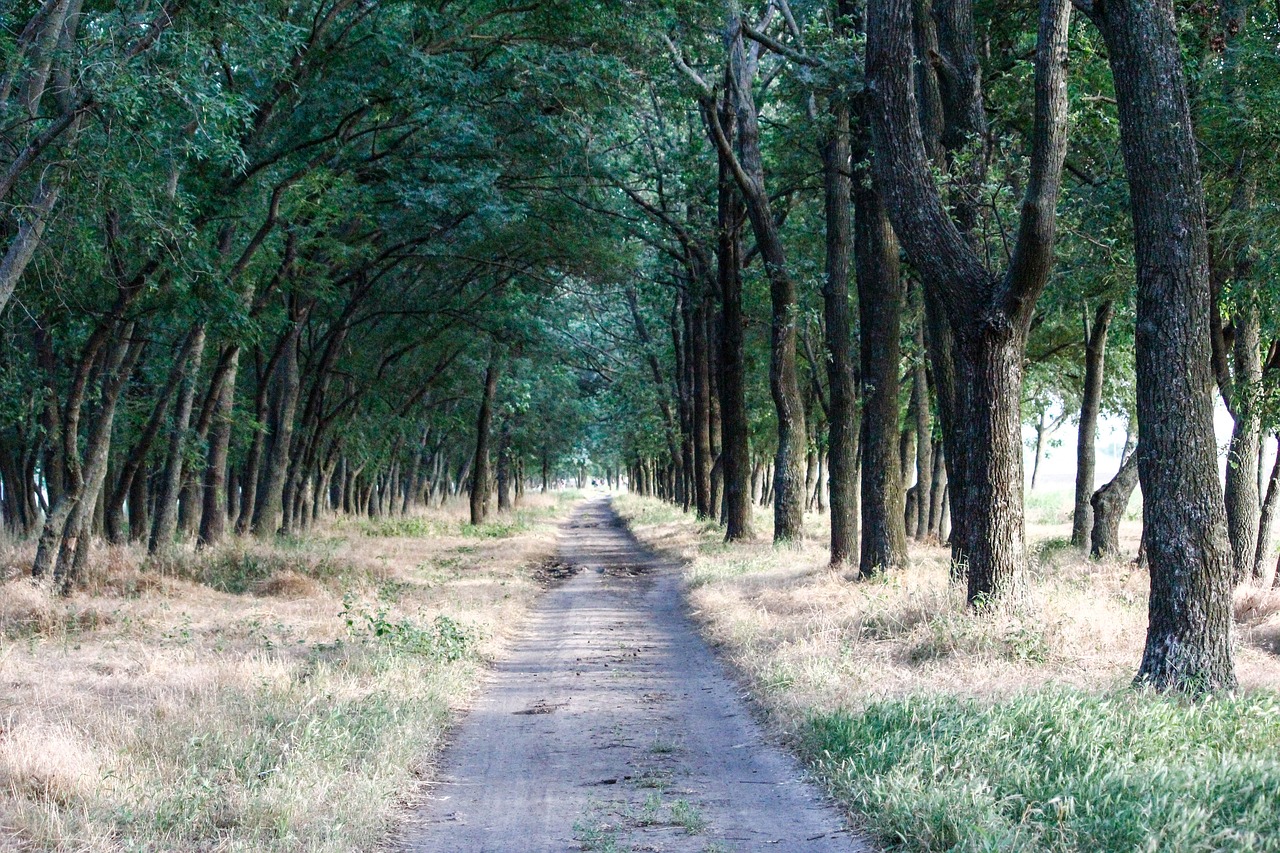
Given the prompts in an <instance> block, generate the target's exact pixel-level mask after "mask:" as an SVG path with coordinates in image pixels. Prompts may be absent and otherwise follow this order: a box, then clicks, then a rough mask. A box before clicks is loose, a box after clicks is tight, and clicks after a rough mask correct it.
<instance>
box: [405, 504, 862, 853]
mask: <svg viewBox="0 0 1280 853" xmlns="http://www.w3.org/2000/svg"><path fill="white" fill-rule="evenodd" d="M560 559H561V560H562V561H563V562H565V563H567V564H569V565H570V566H572V567H573V568H575V569H577V570H578V571H577V574H575V575H574V576H573V577H571V578H570V579H569V580H567V581H565V582H564V583H562V584H560V585H559V586H557V587H555V588H554V589H552V590H550V591H549V592H548V593H547V594H546V595H545V597H544V598H543V600H542V602H541V603H540V605H539V606H538V608H537V609H536V610H535V612H534V613H533V614H532V616H531V618H530V620H529V624H528V625H527V626H526V628H525V631H524V633H523V635H522V636H521V637H520V639H518V640H517V642H516V644H515V648H514V652H513V653H512V654H511V656H510V657H509V658H508V659H507V660H505V661H503V662H502V663H500V664H498V666H497V667H496V672H495V673H494V676H493V678H492V681H491V684H490V685H489V686H488V687H487V689H486V690H485V692H484V695H483V696H482V697H481V698H480V699H479V701H478V702H477V704H476V706H475V707H474V708H473V709H472V710H471V711H470V713H469V714H468V715H467V717H466V719H465V720H464V721H463V722H462V724H461V725H460V727H459V729H458V731H457V732H456V737H455V739H454V741H453V744H452V746H451V747H450V748H449V749H447V750H446V751H445V754H444V756H443V759H442V767H443V768H444V769H445V772H444V775H443V779H442V781H441V782H440V783H439V784H438V785H436V786H434V787H433V789H432V792H431V799H430V800H429V801H428V802H427V803H426V804H425V805H424V806H423V807H422V809H421V810H420V811H419V812H418V813H417V814H416V815H414V817H413V819H411V820H410V821H409V826H408V827H407V828H406V829H405V831H404V834H403V838H402V842H401V843H402V847H401V849H403V850H406V851H415V853H482V852H483V853H541V851H555V852H556V853H560V851H572V850H600V851H619V852H620V851H672V853H674V852H675V851H682V852H683V851H697V853H728V851H743V853H745V851H793V850H794V851H814V853H819V851H821V853H828V851H846V852H847V851H855V850H856V851H865V850H870V849H871V847H870V846H869V845H867V844H866V843H865V842H864V841H862V840H860V839H859V838H857V837H856V836H853V835H851V834H850V833H849V831H848V830H847V829H845V828H844V825H843V823H842V821H841V818H840V816H839V815H838V814H837V812H836V811H835V810H834V809H833V808H831V807H830V806H829V805H827V804H825V803H824V802H823V801H822V800H821V798H820V797H819V795H818V793H817V791H816V790H815V789H814V788H813V787H812V786H811V785H810V784H808V783H807V782H805V781H803V780H802V778H801V771H800V768H799V766H798V765H797V764H796V762H795V761H794V759H792V758H791V757H790V756H789V755H787V754H785V753H784V752H782V751H781V750H779V749H778V748H776V747H774V746H772V745H769V744H767V743H766V742H765V740H764V739H763V738H762V736H761V733H760V731H759V728H758V727H757V725H756V724H755V722H754V721H753V720H752V718H751V715H750V713H749V711H748V709H747V707H746V705H745V704H744V702H743V701H742V699H741V698H740V696H739V694H738V690H737V689H736V688H735V686H734V685H733V683H732V682H731V681H730V680H729V678H728V677H727V676H726V674H725V672H724V670H723V668H722V667H721V665H720V664H719V663H718V662H717V661H716V660H715V658H714V657H713V655H712V653H711V651H710V649H708V647H707V645H706V644H705V643H704V642H703V641H702V639H701V638H700V637H699V636H698V635H697V633H696V632H695V630H694V628H693V626H692V625H691V624H690V623H689V621H688V619H687V617H686V615H685V612H684V605H683V601H682V598H681V595H680V591H679V580H678V570H677V569H676V568H675V567H673V566H671V565H668V564H665V563H664V562H663V561H661V560H659V559H657V558H656V557H654V556H653V555H652V554H651V553H650V552H648V551H646V550H644V549H643V547H642V546H640V545H639V544H638V543H637V542H636V541H635V539H634V538H633V537H632V536H631V535H630V533H629V532H628V531H627V530H626V529H625V527H624V526H623V524H622V522H621V521H620V520H619V519H618V517H617V515H615V514H614V512H613V510H612V508H610V506H609V504H608V502H607V500H604V499H593V500H590V501H588V502H586V503H585V504H584V505H583V506H581V507H580V508H579V509H578V510H577V511H576V512H575V513H574V514H573V516H572V517H571V518H570V520H569V521H568V522H567V523H566V525H565V528H564V529H563V530H562V532H561V539H560Z"/></svg>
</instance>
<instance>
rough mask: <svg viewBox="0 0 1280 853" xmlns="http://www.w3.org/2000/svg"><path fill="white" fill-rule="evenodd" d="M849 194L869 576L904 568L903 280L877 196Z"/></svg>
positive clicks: (865, 190) (863, 564) (862, 567)
mask: <svg viewBox="0 0 1280 853" xmlns="http://www.w3.org/2000/svg"><path fill="white" fill-rule="evenodd" d="M859 186H860V187H861V188H856V189H855V190H854V192H853V196H854V217H853V221H854V225H853V228H854V259H855V263H856V264H857V267H858V307H859V310H860V312H861V315H862V317H861V327H862V333H861V346H862V549H861V550H862V553H861V559H860V561H859V573H860V574H861V575H862V576H863V577H871V576H872V575H875V574H878V573H880V572H883V571H887V570H891V569H900V568H904V567H905V566H906V565H907V535H906V527H905V523H904V519H903V511H904V495H903V489H902V459H901V448H900V445H899V441H898V439H899V436H898V372H899V370H900V369H901V361H902V358H901V351H900V344H899V332H900V326H901V321H902V280H901V278H900V277H899V274H898V241H897V239H896V238H895V236H894V234H893V226H891V225H890V224H889V218H888V216H887V215H886V213H885V209H884V205H883V204H882V203H881V201H880V196H879V195H878V194H877V193H876V192H875V191H874V190H873V189H871V188H869V187H866V186H865V182H862V181H860V182H859Z"/></svg>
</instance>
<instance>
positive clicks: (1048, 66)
mask: <svg viewBox="0 0 1280 853" xmlns="http://www.w3.org/2000/svg"><path fill="white" fill-rule="evenodd" d="M1070 11H1071V6H1070V4H1069V3H1067V2H1064V0H1044V2H1042V3H1041V6H1040V20H1039V32H1038V36H1037V40H1036V54H1035V57H1036V58H1035V71H1036V73H1035V106H1034V120H1033V121H1034V128H1033V130H1032V134H1031V140H1032V145H1031V156H1030V164H1029V174H1028V179H1027V183H1026V192H1025V194H1024V195H1023V200H1022V210H1021V217H1020V219H1019V224H1018V229H1017V235H1016V239H1015V241H1014V243H1013V246H1012V249H1011V251H1010V253H1009V260H1008V266H1007V269H1006V270H1005V271H1004V272H1003V273H997V272H995V271H993V270H992V269H991V268H989V267H988V266H987V265H986V264H985V263H984V261H983V259H982V257H981V256H980V255H979V254H978V252H977V251H976V250H975V248H974V246H973V244H972V242H971V240H972V239H973V234H972V228H973V222H972V216H973V211H971V210H966V209H965V207H966V205H965V203H964V202H959V203H958V204H957V205H955V207H956V216H957V218H956V219H953V217H952V215H951V213H949V211H948V206H947V205H946V204H945V203H944V201H943V198H942V196H941V194H940V192H939V190H938V187H937V185H936V184H935V182H934V179H933V177H932V175H931V170H930V165H929V158H928V156H927V153H926V149H925V139H924V131H923V129H922V127H923V126H922V123H921V115H920V110H919V108H918V107H917V103H916V97H915V91H914V89H915V74H914V72H913V62H912V57H913V46H912V26H911V21H912V4H911V3H910V2H907V0H885V2H882V3H873V4H871V5H870V6H869V8H868V19H867V80H868V88H869V91H870V95H871V97H870V105H869V118H870V125H871V130H872V136H873V144H874V150H875V158H874V161H873V166H874V175H875V182H876V186H877V187H878V188H879V190H880V192H881V194H882V196H883V197H884V199H885V205H886V208H887V210H888V215H889V218H890V220H891V221H892V222H893V225H894V230H895V231H896V232H897V234H898V237H899V239H900V240H901V241H902V245H903V248H904V250H905V252H906V255H907V257H908V258H909V259H910V261H911V263H912V264H913V265H914V266H915V267H916V268H917V269H919V270H920V271H921V273H922V275H923V277H924V280H925V283H926V286H927V287H930V288H932V289H933V291H934V294H935V296H934V298H935V299H936V300H937V302H938V303H939V304H940V307H942V308H943V310H944V311H945V314H946V316H947V317H948V318H949V320H950V332H951V335H952V339H953V343H952V345H951V347H950V355H951V357H952V359H953V360H954V369H955V372H956V375H955V382H954V386H953V387H954V394H955V400H954V412H953V413H952V415H951V418H950V420H951V424H950V425H949V426H950V427H951V429H952V431H953V432H955V433H957V434H958V441H956V442H955V443H954V444H953V446H954V447H955V448H956V450H957V451H959V452H958V453H951V454H948V464H949V465H951V466H953V468H955V469H957V473H958V474H959V476H955V475H954V474H953V476H952V477H951V478H950V480H951V487H952V494H953V500H952V504H953V507H954V510H953V513H952V517H953V520H954V522H953V523H954V531H953V533H952V541H953V552H952V556H953V562H955V563H956V564H957V565H959V566H961V567H963V569H964V571H965V574H966V575H967V577H968V598H969V601H970V602H972V603H978V602H980V601H984V600H988V599H990V600H1016V599H1019V598H1021V597H1022V596H1023V594H1024V592H1025V585H1026V577H1025V575H1026V557H1025V546H1024V531H1023V513H1022V455H1021V448H1022V441H1021V436H1020V420H1021V419H1020V400H1019V396H1020V389H1021V385H1022V369H1023V368H1022V360H1023V353H1024V350H1025V348H1026V338H1027V333H1028V330H1029V325H1030V322H1031V317H1032V311H1033V308H1034V306H1035V303H1036V299H1037V297H1038V296H1039V295H1040V292H1041V291H1042V290H1043V289H1044V287H1045V284H1046V283H1047V281H1048V277H1049V273H1050V271H1051V269H1052V263H1053V246H1054V238H1055V223H1056V217H1055V205H1056V202H1057V195H1058V186H1059V181H1060V177H1061V171H1062V163H1063V158H1064V156H1065V153H1066V122H1067V99H1066V78H1065V67H1066V36H1067V25H1068V21H1069V19H1070ZM971 16H972V10H971V8H970V5H969V4H968V3H966V2H964V0H960V2H957V3H953V4H948V5H947V6H946V9H945V11H944V12H943V13H941V14H939V16H938V18H937V20H938V22H939V25H938V27H939V32H938V36H939V42H940V47H941V50H942V56H943V57H944V59H945V61H946V62H947V63H948V74H949V75H950V77H949V78H948V79H947V80H945V81H944V82H945V83H946V87H947V92H946V93H945V95H944V97H943V98H942V103H943V104H944V105H945V106H946V109H945V111H944V119H945V127H944V129H943V131H942V136H943V139H944V140H945V139H947V138H948V137H952V138H955V137H960V138H964V137H965V135H966V134H968V133H972V134H974V135H975V136H976V138H977V140H978V143H979V144H981V143H982V140H983V139H984V138H985V117H984V115H983V114H984V108H983V106H982V100H981V90H980V86H979V81H978V77H977V53H976V50H977V47H976V43H975V41H974V37H973V30H972V17H971ZM955 147H956V146H952V148H953V150H954V149H955ZM972 161H973V162H977V163H979V164H981V162H982V161H983V156H982V155H981V153H978V154H977V155H976V156H975V157H973V158H972ZM979 177H980V175H970V176H968V177H967V178H965V179H964V180H969V181H975V180H977V178H979ZM957 219H958V220H959V221H958V222H957ZM966 232H967V233H966Z"/></svg>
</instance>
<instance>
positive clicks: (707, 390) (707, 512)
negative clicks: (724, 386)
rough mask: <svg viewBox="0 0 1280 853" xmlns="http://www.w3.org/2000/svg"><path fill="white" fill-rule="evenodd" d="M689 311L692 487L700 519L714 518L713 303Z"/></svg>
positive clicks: (701, 302)
mask: <svg viewBox="0 0 1280 853" xmlns="http://www.w3.org/2000/svg"><path fill="white" fill-rule="evenodd" d="M694 301H695V302H696V306H695V307H693V308H692V309H691V310H690V316H689V325H688V326H687V329H688V331H689V333H690V334H689V361H690V367H691V372H692V374H693V471H694V476H693V484H694V508H695V509H696V510H697V514H698V518H700V519H713V520H714V519H715V518H716V515H717V513H716V507H715V505H714V504H713V503H712V495H711V468H712V466H713V465H714V462H713V460H712V456H711V364H710V360H709V358H708V356H709V346H708V342H707V312H708V311H709V310H710V304H709V302H710V300H708V299H706V298H698V299H696V300H694Z"/></svg>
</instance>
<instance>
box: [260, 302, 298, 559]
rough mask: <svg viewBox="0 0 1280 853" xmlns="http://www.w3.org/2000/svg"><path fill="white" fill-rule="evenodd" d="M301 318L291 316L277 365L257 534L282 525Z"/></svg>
mask: <svg viewBox="0 0 1280 853" xmlns="http://www.w3.org/2000/svg"><path fill="white" fill-rule="evenodd" d="M302 325H303V321H302V318H301V317H294V318H293V319H292V323H291V327H290V329H289V331H288V332H287V333H286V338H285V344H284V351H283V353H282V355H281V358H280V360H279V362H277V365H276V376H275V379H274V385H275V388H274V393H273V395H272V398H271V422H270V435H269V446H268V449H267V452H266V454H265V456H266V460H265V461H266V467H265V468H264V469H263V471H262V475H261V480H260V482H259V483H258V496H257V500H256V501H255V502H254V507H253V532H254V535H256V536H266V535H274V534H276V533H278V532H280V530H281V529H282V528H283V526H284V521H285V519H284V485H285V480H286V478H287V477H288V475H289V470H288V469H289V451H290V450H291V449H292V446H293V421H294V415H295V413H296V411H297V407H298V390H299V388H300V386H301V382H300V379H299V375H298V345H299V340H300V337H301V334H302Z"/></svg>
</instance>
